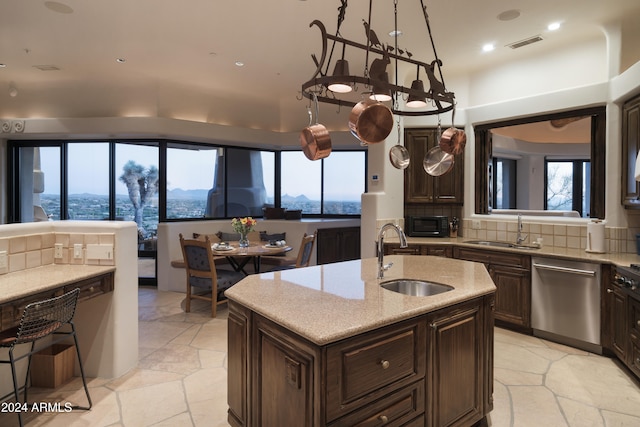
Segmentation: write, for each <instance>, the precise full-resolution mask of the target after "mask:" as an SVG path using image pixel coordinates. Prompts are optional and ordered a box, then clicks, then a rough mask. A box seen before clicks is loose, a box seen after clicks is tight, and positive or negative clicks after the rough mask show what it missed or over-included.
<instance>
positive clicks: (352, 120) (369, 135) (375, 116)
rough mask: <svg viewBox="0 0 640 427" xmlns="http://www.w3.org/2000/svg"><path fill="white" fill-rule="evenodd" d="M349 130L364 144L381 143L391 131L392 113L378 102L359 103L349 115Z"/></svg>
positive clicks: (370, 100)
mask: <svg viewBox="0 0 640 427" xmlns="http://www.w3.org/2000/svg"><path fill="white" fill-rule="evenodd" d="M349 129H350V130H351V133H352V134H353V135H354V136H355V137H356V138H358V139H359V140H360V141H362V142H363V143H365V144H376V143H378V142H382V141H384V140H385V139H386V138H387V136H389V134H390V133H391V130H392V129H393V113H391V110H390V109H389V107H387V106H386V105H384V104H382V103H381V102H379V101H375V100H372V99H367V100H365V101H360V102H358V103H357V104H356V105H355V106H354V107H353V109H352V110H351V114H350V115H349Z"/></svg>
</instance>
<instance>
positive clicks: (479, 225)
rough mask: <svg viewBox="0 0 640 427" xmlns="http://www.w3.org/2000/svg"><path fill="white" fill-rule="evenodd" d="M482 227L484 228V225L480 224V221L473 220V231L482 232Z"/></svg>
mask: <svg viewBox="0 0 640 427" xmlns="http://www.w3.org/2000/svg"><path fill="white" fill-rule="evenodd" d="M481 227H482V223H481V222H480V220H479V219H473V220H471V229H472V230H480V228H481Z"/></svg>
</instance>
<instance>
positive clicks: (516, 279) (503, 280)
mask: <svg viewBox="0 0 640 427" xmlns="http://www.w3.org/2000/svg"><path fill="white" fill-rule="evenodd" d="M489 274H490V275H491V278H492V279H493V282H494V283H495V285H496V305H495V313H494V315H495V318H496V320H502V321H504V322H507V323H510V324H514V325H518V326H524V327H526V328H529V327H531V272H530V271H528V270H524V269H521V268H514V267H506V266H502V265H494V264H491V265H489Z"/></svg>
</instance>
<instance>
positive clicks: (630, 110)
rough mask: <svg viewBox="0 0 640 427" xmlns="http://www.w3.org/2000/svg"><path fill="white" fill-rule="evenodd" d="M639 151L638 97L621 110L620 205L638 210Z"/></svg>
mask: <svg viewBox="0 0 640 427" xmlns="http://www.w3.org/2000/svg"><path fill="white" fill-rule="evenodd" d="M638 150H640V96H638V97H635V98H634V99H631V100H629V101H628V102H625V104H624V106H623V108H622V204H623V205H624V206H625V208H636V209H637V208H640V203H638V196H640V191H639V190H638V189H639V188H640V187H639V185H638V183H637V182H636V180H635V177H634V173H633V171H634V170H635V162H636V155H637V154H638Z"/></svg>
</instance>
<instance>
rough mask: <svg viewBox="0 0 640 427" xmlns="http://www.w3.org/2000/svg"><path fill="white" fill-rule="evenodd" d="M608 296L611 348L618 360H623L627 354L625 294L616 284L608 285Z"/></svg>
mask: <svg viewBox="0 0 640 427" xmlns="http://www.w3.org/2000/svg"><path fill="white" fill-rule="evenodd" d="M610 288H611V290H612V292H611V293H609V294H608V296H609V303H610V304H611V306H610V307H611V312H610V315H611V325H610V330H611V350H613V352H614V353H615V355H616V356H618V358H619V359H620V360H625V357H626V354H627V341H628V340H627V335H628V331H627V296H626V295H625V293H624V291H623V290H622V289H621V288H620V287H619V286H617V285H610Z"/></svg>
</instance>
